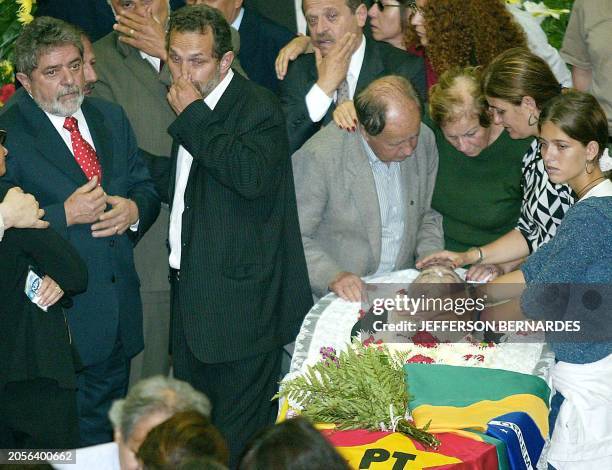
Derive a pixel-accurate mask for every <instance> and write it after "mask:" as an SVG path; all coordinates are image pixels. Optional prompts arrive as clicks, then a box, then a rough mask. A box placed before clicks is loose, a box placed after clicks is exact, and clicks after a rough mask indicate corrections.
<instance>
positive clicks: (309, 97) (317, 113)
mask: <svg viewBox="0 0 612 470" xmlns="http://www.w3.org/2000/svg"><path fill="white" fill-rule="evenodd" d="M365 47H366V38H365V36H364V35H363V34H362V35H361V44H360V45H359V47H358V48H357V50H356V51H355V52H353V55H352V56H351V62H350V63H349V68H348V72H347V73H346V81H347V83H348V86H349V98H350V99H353V97H354V95H355V88H357V80H359V73H360V72H361V66H362V65H363V57H364V56H365ZM335 100H336V93H335V92H334V96H332V97H330V96H327V94H326V93H325V92H324V91H323V90H321V87H320V86H319V85H317V84H316V83H315V84H314V85H313V86H312V88H311V89H310V91H309V92H308V93H307V94H306V107H307V108H308V115H309V116H310V119H311V120H312V122H319V121H320V120H321V119H323V117H324V116H325V114H326V113H327V110H328V109H329V107H330V106H331V104H332V101H335Z"/></svg>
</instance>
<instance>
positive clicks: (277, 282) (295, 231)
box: [168, 5, 312, 464]
mask: <svg viewBox="0 0 612 470" xmlns="http://www.w3.org/2000/svg"><path fill="white" fill-rule="evenodd" d="M233 56H234V53H233V52H232V46H231V41H230V30H229V25H228V24H227V22H226V20H225V19H224V18H223V16H222V15H221V13H220V12H219V11H218V10H216V9H214V8H210V7H208V6H205V5H197V6H188V7H185V8H182V9H180V10H178V11H176V12H175V13H173V14H172V16H171V18H170V23H169V27H168V59H169V66H170V70H171V72H172V76H173V82H174V83H173V85H172V87H171V89H170V91H169V95H168V96H169V98H168V99H169V102H170V105H171V106H172V107H173V109H174V110H175V111H176V113H177V114H178V117H177V119H176V121H174V123H173V124H172V125H171V126H170V128H169V132H170V135H172V137H173V138H174V149H173V155H172V173H171V177H170V201H171V203H172V207H171V214H170V234H169V235H170V236H169V241H170V267H171V272H172V279H173V280H172V298H173V305H172V315H173V318H172V351H173V360H174V362H173V363H174V373H175V376H176V377H177V378H179V379H182V380H185V381H187V382H189V383H191V384H192V385H193V386H194V387H195V388H197V389H198V390H200V391H202V392H204V393H205V394H206V395H207V396H208V397H209V398H210V401H211V402H212V406H213V413H212V421H213V423H214V424H215V425H216V426H218V427H219V429H220V430H221V432H222V433H223V434H224V436H225V437H226V439H228V442H229V446H230V454H231V459H230V460H231V462H230V463H231V464H232V463H236V461H237V458H238V456H239V455H240V452H241V451H242V449H243V448H244V446H245V444H246V442H247V441H248V440H249V439H250V438H251V437H252V435H253V434H254V433H255V432H257V431H258V430H259V429H261V428H262V427H264V426H266V425H268V424H270V423H273V422H274V420H275V417H276V411H277V410H276V407H277V406H276V402H271V401H270V399H271V398H272V396H273V395H274V393H275V391H276V389H277V380H278V376H279V372H280V366H281V353H282V346H283V345H284V344H287V343H289V342H291V341H293V340H294V339H295V336H296V334H297V332H298V330H299V327H300V325H301V322H302V319H303V317H304V315H305V314H306V312H307V311H308V309H309V308H310V306H311V304H312V298H311V296H310V290H309V289H310V287H309V283H308V274H307V270H306V262H305V259H304V251H303V247H302V242H301V238H300V231H299V225H298V218H297V207H296V202H295V190H294V186H293V175H292V171H291V162H290V158H289V150H288V145H287V136H286V129H285V124H284V116H283V112H282V109H281V107H280V104H279V103H278V100H277V98H276V97H275V96H274V95H273V94H272V93H271V92H270V91H268V90H266V89H265V88H263V87H260V86H258V85H256V84H254V83H253V82H251V81H248V80H245V79H244V78H243V77H241V76H240V75H238V74H234V73H233V72H232V71H231V69H230V66H231V63H232V60H233Z"/></svg>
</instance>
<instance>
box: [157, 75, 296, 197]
mask: <svg viewBox="0 0 612 470" xmlns="http://www.w3.org/2000/svg"><path fill="white" fill-rule="evenodd" d="M230 86H231V85H230ZM266 96H268V95H266ZM269 96H270V99H259V100H257V101H255V102H248V103H246V105H245V106H240V103H239V104H238V109H235V110H234V112H236V113H241V115H243V116H244V118H243V121H242V122H241V124H240V127H239V128H238V129H234V128H230V127H229V126H226V125H225V119H224V116H221V115H220V114H219V111H218V108H216V110H211V109H210V108H209V107H208V106H207V105H206V104H205V103H204V102H203V101H201V100H198V101H195V102H193V103H191V104H190V105H189V106H188V107H187V108H185V110H183V112H182V113H181V114H180V115H179V116H178V118H177V119H176V121H174V122H173V123H172V125H171V126H170V127H169V128H168V132H169V133H170V135H171V136H172V137H173V138H174V139H176V141H177V142H178V143H179V144H181V145H182V146H183V147H185V149H186V150H187V151H188V152H189V153H190V154H191V156H192V157H193V159H194V161H197V162H198V164H200V165H202V166H203V167H204V168H205V169H206V171H208V173H209V174H210V175H211V176H212V177H213V178H214V179H216V180H217V181H218V182H219V183H220V184H222V185H224V186H226V187H227V188H229V189H230V190H232V191H234V192H236V193H237V194H239V195H240V196H242V197H244V198H245V199H257V198H259V197H262V196H265V195H267V194H268V193H269V192H270V191H273V190H274V188H276V187H277V185H278V181H277V177H276V176H277V174H278V170H279V168H280V164H281V162H282V160H283V159H286V158H288V157H287V155H288V150H287V136H286V130H285V126H284V122H283V114H282V111H281V109H280V106H279V105H278V104H277V103H278V102H277V101H276V100H275V99H274V98H273V96H272V95H269ZM264 98H265V96H264ZM242 103H244V101H242ZM247 108H248V109H247Z"/></svg>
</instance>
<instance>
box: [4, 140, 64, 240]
mask: <svg viewBox="0 0 612 470" xmlns="http://www.w3.org/2000/svg"><path fill="white" fill-rule="evenodd" d="M27 145H28V144H27V143H26V142H11V154H12V155H13V156H14V157H13V158H8V159H7V161H6V174H5V175H4V176H3V177H2V180H3V181H4V184H5V185H6V186H9V187H12V186H19V187H21V188H22V189H23V187H24V184H25V181H26V180H27V178H25V177H24V176H23V175H22V168H21V164H20V159H19V158H15V157H16V156H17V155H20V154H21V153H22V152H24V153H25V152H26V146H27ZM26 192H27V190H26ZM41 209H44V211H45V216H44V217H43V219H44V220H46V221H47V222H49V224H50V225H51V227H52V228H53V229H54V230H56V231H57V232H58V233H59V234H60V235H62V236H63V237H64V238H66V239H68V238H69V237H68V226H67V225H66V210H65V208H64V201H61V202H57V203H55V204H47V205H45V206H41Z"/></svg>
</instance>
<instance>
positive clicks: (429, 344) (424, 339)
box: [412, 331, 440, 348]
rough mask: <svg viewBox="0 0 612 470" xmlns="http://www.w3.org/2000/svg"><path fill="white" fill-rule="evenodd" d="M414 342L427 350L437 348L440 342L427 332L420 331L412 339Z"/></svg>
mask: <svg viewBox="0 0 612 470" xmlns="http://www.w3.org/2000/svg"><path fill="white" fill-rule="evenodd" d="M412 342H413V343H414V344H417V345H419V346H423V347H425V348H435V347H436V346H437V345H438V343H439V342H440V340H439V339H438V338H436V337H435V336H434V335H432V334H431V333H428V332H427V331H419V332H418V333H417V334H416V335H414V336H413V337H412Z"/></svg>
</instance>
